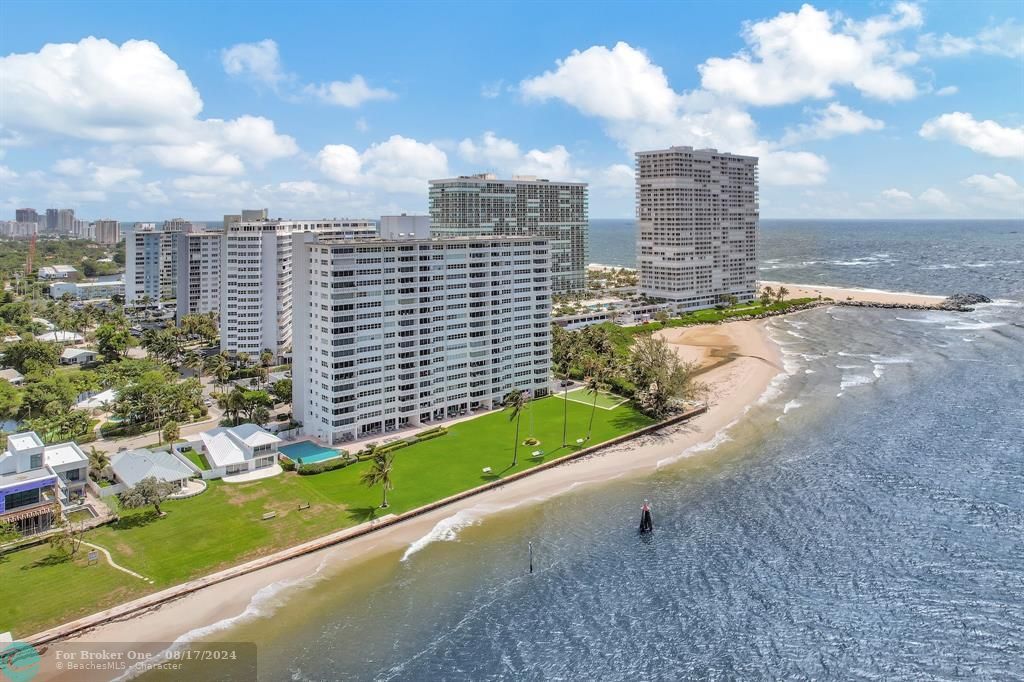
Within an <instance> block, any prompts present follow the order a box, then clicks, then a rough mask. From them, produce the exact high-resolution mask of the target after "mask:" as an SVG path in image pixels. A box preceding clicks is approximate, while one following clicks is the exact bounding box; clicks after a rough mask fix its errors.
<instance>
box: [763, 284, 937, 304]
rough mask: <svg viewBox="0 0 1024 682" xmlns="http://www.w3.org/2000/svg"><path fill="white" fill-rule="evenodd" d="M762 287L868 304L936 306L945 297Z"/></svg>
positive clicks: (852, 289) (816, 287)
mask: <svg viewBox="0 0 1024 682" xmlns="http://www.w3.org/2000/svg"><path fill="white" fill-rule="evenodd" d="M761 286H762V287H772V288H773V289H778V288H779V287H780V286H783V287H786V288H787V289H789V296H788V298H817V297H818V296H822V297H824V298H832V299H835V300H836V301H846V300H851V301H864V302H866V303H905V304H910V305H935V304H936V303H941V302H942V301H943V300H944V299H945V298H946V297H945V296H928V295H925V294H911V293H907V292H902V291H880V290H877V289H858V288H855V287H845V288H844V287H829V286H823V285H820V284H790V283H788V282H761Z"/></svg>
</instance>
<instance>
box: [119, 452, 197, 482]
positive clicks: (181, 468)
mask: <svg viewBox="0 0 1024 682" xmlns="http://www.w3.org/2000/svg"><path fill="white" fill-rule="evenodd" d="M110 468H111V469H112V470H113V472H114V476H116V477H117V480H119V481H120V482H122V483H124V484H125V485H127V486H129V487H131V486H134V485H136V484H137V483H138V482H139V481H141V480H142V479H144V478H149V477H150V476H153V477H155V478H156V479H157V480H159V481H180V480H182V479H186V478H191V476H192V470H191V469H189V468H188V467H187V466H185V464H184V462H182V461H181V460H179V459H178V458H177V457H175V456H174V455H172V454H170V453H168V452H162V451H159V450H158V451H155V452H154V451H152V450H147V449H145V448H140V449H138V450H125V451H123V452H118V453H115V454H114V455H113V456H112V457H111V458H110Z"/></svg>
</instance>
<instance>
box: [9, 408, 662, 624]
mask: <svg viewBox="0 0 1024 682" xmlns="http://www.w3.org/2000/svg"><path fill="white" fill-rule="evenodd" d="M563 406H564V403H563V401H562V400H560V399H558V398H553V397H552V398H544V399H541V400H536V401H533V402H531V403H530V404H529V405H528V406H527V407H526V408H525V409H524V410H523V414H522V417H521V418H520V431H519V436H520V441H522V440H525V439H527V438H529V437H531V436H532V437H534V438H537V439H538V440H539V441H540V444H539V445H535V446H522V445H520V446H519V458H518V463H517V465H516V466H515V467H512V466H511V464H512V450H513V437H514V435H515V421H510V420H509V416H508V413H507V412H496V413H490V414H486V415H483V416H481V417H478V418H476V419H472V420H469V421H465V422H461V423H459V424H455V425H453V426H451V427H450V428H449V431H448V433H447V434H446V435H444V436H441V437H438V438H434V439H431V440H427V441H424V442H422V443H417V444H415V445H411V446H409V447H405V448H401V449H399V450H397V451H396V452H395V459H394V469H393V473H392V481H393V482H394V486H395V489H394V490H393V491H391V492H390V493H388V501H389V503H390V507H389V508H388V509H387V510H386V511H384V510H380V509H379V505H380V503H381V491H380V489H379V488H373V489H370V488H367V487H366V486H364V485H362V484H361V483H360V482H359V478H360V475H361V474H362V472H363V471H364V470H365V469H366V467H368V466H369V462H360V463H358V464H353V465H351V466H348V467H345V468H344V469H338V470H336V471H329V472H325V473H322V474H317V475H313V476H299V475H297V474H295V473H284V474H282V475H279V476H276V477H274V478H269V479H264V480H261V481H255V482H252V483H243V484H228V483H222V482H220V481H211V482H210V486H209V489H208V490H207V491H206V492H205V493H203V494H202V495H199V496H197V497H193V498H189V499H186V500H175V501H169V502H166V503H164V504H163V505H162V506H161V509H162V510H163V511H164V512H165V513H166V515H165V516H163V517H157V516H156V514H155V513H154V512H153V511H152V510H138V511H122V512H121V520H120V521H118V522H117V523H116V524H113V525H108V526H103V527H100V528H97V529H95V530H93V531H90V532H89V533H88V536H87V539H88V540H89V541H90V542H94V543H96V544H98V545H102V546H103V547H106V548H107V549H108V550H110V552H111V554H112V555H113V556H114V560H115V561H117V562H118V563H119V564H121V565H123V566H126V567H128V568H130V569H132V570H134V571H137V572H139V573H141V574H142V575H145V576H146V577H148V578H151V579H153V580H154V581H155V584H154V585H152V586H147V585H145V584H144V583H141V582H140V585H138V586H136V585H134V584H131V583H130V581H128V580H125V579H122V580H121V581H120V584H121V585H122V591H121V592H119V593H118V594H119V595H121V596H120V598H118V599H113V600H111V599H110V598H109V597H108V596H107V592H108V588H107V586H106V585H105V584H104V583H102V582H98V583H94V582H93V581H91V580H86V579H82V577H84V574H82V577H79V576H77V575H68V576H66V577H67V582H66V583H64V587H63V589H65V590H66V591H67V592H69V593H72V594H73V595H74V598H73V599H74V600H77V601H76V602H75V603H81V604H83V605H84V606H83V607H82V609H81V610H78V611H75V612H74V613H72V612H71V611H62V610H61V609H60V608H59V607H55V608H54V609H50V610H48V611H47V612H46V614H45V615H43V616H39V617H35V616H33V620H29V621H28V624H27V625H26V623H25V622H23V619H25V618H26V613H25V612H18V613H14V612H12V613H11V614H10V615H9V616H7V617H5V614H4V610H3V609H4V608H5V607H4V606H3V603H4V601H5V600H4V592H5V591H6V589H7V587H6V585H7V584H8V578H9V576H12V573H13V574H16V577H17V580H16V581H15V582H17V584H18V585H19V586H20V589H21V592H20V594H33V595H35V594H39V593H40V591H42V590H44V589H45V587H44V586H43V585H42V584H39V585H38V586H37V585H36V584H35V582H34V577H33V576H35V575H36V573H37V569H35V568H31V569H25V570H21V569H20V566H14V564H10V562H9V563H8V564H4V563H0V586H2V587H0V626H3V625H6V626H9V627H11V628H14V629H15V631H16V632H17V633H22V634H29V631H33V632H34V631H36V630H38V629H40V626H41V625H42V626H48V625H54V624H56V623H57V622H58V621H63V620H69V619H71V618H73V617H74V616H76V615H82V614H83V613H85V612H92V611H97V610H100V609H101V608H104V607H105V606H109V605H110V604H111V603H114V602H116V601H119V600H124V599H127V598H130V597H134V596H138V595H139V594H141V593H142V592H144V591H152V590H156V589H161V588H165V587H168V586H169V585H173V584H175V583H179V582H183V581H185V580H189V579H192V578H197V577H199V576H202V575H205V574H208V573H211V572H214V571H216V570H219V569H222V568H226V567H228V566H231V565H234V564H237V563H240V562H242V561H246V560H249V559H253V558H256V557H259V556H262V555H266V554H269V553H272V552H275V551H277V550H280V549H283V548H286V547H289V546H292V545H295V544H298V543H300V542H304V541H306V540H310V539H312V538H315V537H319V536H321V535H326V534H328V533H330V532H332V531H336V530H339V529H342V528H346V527H349V526H353V525H356V524H358V523H362V522H364V521H367V520H369V519H371V518H373V517H374V516H381V515H383V514H384V513H395V514H399V513H402V512H405V511H409V510H411V509H414V508H416V507H419V506H422V505H424V504H427V503H429V502H433V501H435V500H438V499H441V498H444V497H447V496H449V495H453V494H455V493H458V492H461V491H464V490H467V489H469V488H473V487H476V486H478V485H481V484H483V483H487V482H489V481H492V480H496V479H498V478H501V477H505V476H508V475H510V474H512V473H515V472H518V471H523V470H526V469H529V468H531V467H535V466H537V465H538V464H540V463H542V462H545V461H549V460H551V459H553V458H556V457H560V456H563V455H566V454H569V453H570V452H573V451H575V450H577V449H579V447H581V446H576V445H575V441H576V439H577V438H583V437H586V435H587V424H588V422H589V420H590V413H591V409H590V406H589V405H586V404H583V403H578V402H574V401H569V403H568V424H569V428H568V434H567V440H568V441H569V442H570V443H572V445H569V446H567V447H565V448H562V446H561V445H562V412H563ZM652 421H653V420H651V419H650V418H648V417H645V416H644V415H642V414H640V413H639V412H638V411H637V410H636V409H634V408H633V407H632V405H630V404H625V405H620V406H619V407H617V408H615V409H612V410H597V412H596V414H595V417H594V430H593V434H592V437H591V439H590V441H589V442H588V443H586V445H594V444H596V443H600V442H603V441H606V440H609V439H611V438H614V437H616V436H619V435H622V434H625V433H629V432H632V431H635V430H637V429H639V428H642V427H644V426H648V425H649V424H651V423H652ZM534 450H541V451H543V452H544V453H545V455H544V456H543V457H539V458H531V457H530V454H531V452H532V451H534ZM485 467H490V468H491V469H492V473H491V474H484V473H483V471H482V470H483V469H484V468H485ZM111 502H113V500H111ZM307 502H308V503H309V505H310V507H309V508H308V509H304V510H300V509H299V507H300V506H301V505H303V504H305V503H307ZM270 511H273V512H276V513H277V516H276V517H275V518H273V519H270V520H268V521H263V520H261V517H262V516H263V514H264V513H266V512H270ZM45 553H46V550H44V551H43V555H44V556H45ZM19 554H20V553H19ZM37 558H38V557H37ZM33 560H34V559H33ZM24 563H25V562H24V561H21V564H24ZM29 563H31V562H29ZM11 566H13V568H11ZM94 568H95V567H88V570H93V569H94ZM63 570H66V571H68V572H70V573H74V571H76V570H78V569H76V568H75V567H74V566H68V567H65V568H64V569H63ZM82 570H85V569H82ZM39 575H40V579H41V580H42V579H43V578H44V573H43V572H39ZM121 575H122V576H123V575H124V574H121ZM68 586H71V587H68ZM125 590H128V591H127V592H126V591H125ZM61 603H65V602H61Z"/></svg>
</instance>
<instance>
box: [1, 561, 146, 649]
mask: <svg viewBox="0 0 1024 682" xmlns="http://www.w3.org/2000/svg"><path fill="white" fill-rule="evenodd" d="M88 551H89V548H88V547H82V548H81V549H80V550H79V552H78V556H76V558H75V560H74V561H71V560H66V561H59V560H55V559H54V557H52V556H51V554H52V550H51V549H50V546H49V545H47V544H43V545H37V546H35V547H29V548H28V549H22V550H18V551H15V552H10V553H9V554H0V631H5V632H6V631H7V630H10V631H11V632H13V633H14V636H15V637H19V636H28V635H31V634H34V633H36V632H39V631H40V630H42V629H44V628H47V627H50V626H53V625H56V624H57V623H61V622H65V621H69V620H74V619H75V618H81V617H82V616H86V615H88V614H90V613H94V612H96V611H99V610H101V609H103V608H106V607H108V606H113V605H114V604H117V603H119V602H122V601H125V600H127V599H131V598H133V597H137V596H139V595H141V594H142V593H143V592H145V591H147V590H150V589H152V588H151V587H150V586H149V585H147V584H146V583H144V582H142V581H141V580H138V579H136V578H131V577H129V576H128V575H126V574H124V573H122V572H121V571H118V570H116V569H113V568H111V567H110V566H109V565H107V563H106V562H105V561H101V562H99V563H97V564H94V565H92V566H89V565H88V560H87V555H88Z"/></svg>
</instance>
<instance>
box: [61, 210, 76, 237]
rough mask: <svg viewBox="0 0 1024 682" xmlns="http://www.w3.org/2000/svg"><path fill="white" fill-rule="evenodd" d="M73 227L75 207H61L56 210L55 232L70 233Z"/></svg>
mask: <svg viewBox="0 0 1024 682" xmlns="http://www.w3.org/2000/svg"><path fill="white" fill-rule="evenodd" d="M74 228H75V209H73V208H62V209H60V210H59V211H57V232H59V233H61V234H72V233H73V232H74Z"/></svg>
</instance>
